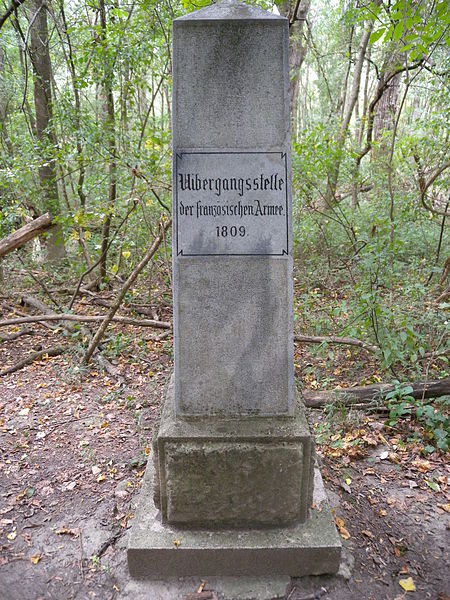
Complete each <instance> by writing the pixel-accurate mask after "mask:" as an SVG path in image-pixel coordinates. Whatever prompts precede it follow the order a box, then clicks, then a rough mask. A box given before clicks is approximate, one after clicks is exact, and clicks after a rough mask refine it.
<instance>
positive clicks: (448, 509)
mask: <svg viewBox="0 0 450 600" xmlns="http://www.w3.org/2000/svg"><path fill="white" fill-rule="evenodd" d="M438 507H439V508H442V509H443V510H445V512H448V513H450V503H449V504H438Z"/></svg>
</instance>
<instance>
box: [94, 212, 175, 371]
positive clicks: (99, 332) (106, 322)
mask: <svg viewBox="0 0 450 600" xmlns="http://www.w3.org/2000/svg"><path fill="white" fill-rule="evenodd" d="M171 223H172V219H168V220H167V221H166V222H165V223H162V222H160V224H159V233H158V235H157V237H156V238H155V240H154V242H153V244H152V245H151V247H150V249H149V250H148V252H147V254H146V255H145V256H144V258H143V259H142V260H141V261H140V262H139V263H138V264H137V265H136V267H135V268H134V269H133V271H132V272H131V273H130V275H129V277H128V279H127V280H126V281H125V283H124V284H123V286H122V289H121V290H120V292H119V295H118V296H117V298H116V299H115V301H114V303H113V305H112V306H111V308H110V309H109V311H108V314H107V316H106V318H105V319H104V320H103V323H102V324H101V325H100V327H99V328H98V329H97V333H96V334H95V335H94V338H93V340H92V342H91V343H90V344H89V347H88V349H87V350H86V353H85V355H84V357H83V364H85V365H87V364H89V361H90V359H91V356H92V354H93V353H94V351H95V349H96V348H97V346H98V344H99V342H100V340H101V339H102V337H103V335H104V334H105V331H106V329H107V327H108V325H109V324H110V322H111V321H112V320H113V319H114V315H115V314H116V312H117V311H118V309H119V306H120V305H121V304H122V301H123V299H124V298H125V295H126V293H127V292H128V290H129V289H130V287H131V286H132V285H133V283H134V281H135V280H136V278H137V277H138V275H139V273H140V272H141V271H142V270H143V269H144V268H145V267H146V265H147V264H148V263H149V262H150V260H151V258H152V257H153V255H154V254H155V252H156V251H157V250H158V248H159V246H160V244H161V242H162V241H163V239H164V233H165V232H166V231H167V230H168V229H169V227H170V225H171ZM116 318H117V317H116ZM122 318H123V317H122ZM153 323H158V324H159V326H161V323H160V322H159V321H153ZM154 326H155V327H157V326H158V325H154Z"/></svg>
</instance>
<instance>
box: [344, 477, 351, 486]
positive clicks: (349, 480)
mask: <svg viewBox="0 0 450 600" xmlns="http://www.w3.org/2000/svg"><path fill="white" fill-rule="evenodd" d="M351 482H352V480H351V479H350V477H347V479H346V480H345V483H346V484H347V485H350V484H351Z"/></svg>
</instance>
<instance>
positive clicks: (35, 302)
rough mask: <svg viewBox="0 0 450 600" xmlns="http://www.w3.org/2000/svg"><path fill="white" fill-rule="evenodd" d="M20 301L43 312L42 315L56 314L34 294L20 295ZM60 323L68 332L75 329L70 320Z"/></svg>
mask: <svg viewBox="0 0 450 600" xmlns="http://www.w3.org/2000/svg"><path fill="white" fill-rule="evenodd" d="M20 302H21V304H26V305H28V306H31V307H32V308H36V309H37V310H40V311H41V313H43V314H44V315H57V314H58V313H56V312H55V311H54V310H53V309H52V308H50V306H48V305H47V304H45V302H42V301H41V300H39V298H35V297H34V296H30V295H26V296H21V298H20ZM60 325H61V327H62V328H63V329H64V330H65V331H67V332H68V333H73V332H74V330H75V324H74V323H70V322H69V323H64V322H63V323H60Z"/></svg>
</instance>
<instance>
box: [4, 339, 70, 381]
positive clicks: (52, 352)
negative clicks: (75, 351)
mask: <svg viewBox="0 0 450 600" xmlns="http://www.w3.org/2000/svg"><path fill="white" fill-rule="evenodd" d="M67 349H68V347H67V346H54V347H53V348H47V349H46V350H38V351H37V352H33V354H30V355H29V356H27V357H26V358H24V359H23V360H20V361H19V362H17V363H16V364H15V365H12V366H11V367H8V368H7V369H4V370H3V371H0V377H3V376H4V375H9V374H10V373H15V372H16V371H19V370H20V369H23V368H24V367H27V366H28V365H31V364H32V363H34V361H35V360H38V359H39V358H42V357H43V356H59V355H60V354H63V353H64V352H65V351H66V350H67Z"/></svg>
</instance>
